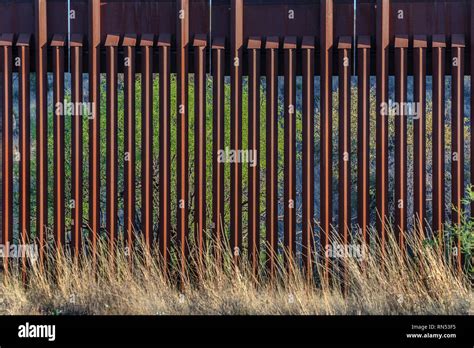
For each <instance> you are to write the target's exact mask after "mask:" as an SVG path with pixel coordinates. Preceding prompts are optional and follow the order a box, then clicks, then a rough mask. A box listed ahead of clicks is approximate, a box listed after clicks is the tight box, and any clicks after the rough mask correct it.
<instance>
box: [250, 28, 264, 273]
mask: <svg viewBox="0 0 474 348" xmlns="http://www.w3.org/2000/svg"><path fill="white" fill-rule="evenodd" d="M261 47H262V40H261V39H260V37H251V38H249V40H248V44H247V50H248V64H249V79H248V81H249V83H248V84H249V87H248V91H249V92H248V149H249V151H250V153H252V154H253V161H254V162H253V163H252V162H249V166H248V176H249V183H248V192H249V193H248V201H249V210H248V256H249V261H250V265H251V267H252V274H253V276H254V277H257V276H258V271H259V269H258V267H259V263H260V262H259V254H260V162H259V152H260V54H261V53H260V49H261Z"/></svg>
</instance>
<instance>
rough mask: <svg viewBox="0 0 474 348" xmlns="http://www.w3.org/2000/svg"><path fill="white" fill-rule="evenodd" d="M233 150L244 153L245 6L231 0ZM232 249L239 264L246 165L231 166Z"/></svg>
mask: <svg viewBox="0 0 474 348" xmlns="http://www.w3.org/2000/svg"><path fill="white" fill-rule="evenodd" d="M230 12H231V21H230V22H231V27H230V33H231V34H230V42H231V52H230V55H231V56H230V59H231V69H230V79H231V82H230V94H231V95H230V148H231V150H234V151H236V152H237V151H239V150H241V149H242V66H243V61H242V49H243V30H244V20H243V17H244V2H243V0H231V10H230ZM230 247H231V250H232V253H233V259H234V261H235V262H238V260H239V258H240V254H241V252H242V164H241V163H238V162H232V163H231V164H230Z"/></svg>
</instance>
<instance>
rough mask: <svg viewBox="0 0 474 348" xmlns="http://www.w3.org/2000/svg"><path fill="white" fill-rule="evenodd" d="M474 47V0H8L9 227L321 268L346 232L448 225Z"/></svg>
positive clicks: (22, 233) (64, 238) (429, 229)
mask: <svg viewBox="0 0 474 348" xmlns="http://www.w3.org/2000/svg"><path fill="white" fill-rule="evenodd" d="M473 49H474V2H471V1H469V0H444V1H441V0H433V1H424V0H377V1H375V0H358V1H356V2H354V1H352V0H212V1H208V0H158V1H130V0H116V1H101V0H89V1H82V0H72V1H70V2H68V1H61V0H48V1H47V0H18V1H1V2H0V61H1V68H0V72H1V90H0V95H1V98H0V99H1V156H0V160H1V168H2V169H1V176H0V182H1V190H0V193H1V213H0V219H1V242H2V244H3V245H8V244H22V243H23V244H25V243H26V242H27V241H34V243H36V245H37V246H38V251H39V262H40V263H41V262H44V258H45V257H46V256H45V252H46V250H47V247H48V245H49V246H51V247H53V248H57V249H61V248H63V247H67V248H68V250H70V251H71V253H72V254H73V255H75V256H78V255H80V254H81V253H82V252H83V245H85V244H86V242H87V245H88V253H87V254H88V255H89V256H90V257H91V258H95V257H96V249H97V246H98V243H99V241H100V240H101V239H102V238H103V239H105V240H106V241H107V243H108V245H109V248H110V250H109V251H110V253H111V254H114V253H116V252H118V251H117V250H118V249H117V243H118V241H119V240H123V241H124V242H125V244H126V245H127V246H129V247H132V246H133V244H134V243H135V241H136V238H137V236H138V235H140V236H142V237H143V239H144V242H145V245H146V247H147V248H149V249H156V250H158V251H159V253H158V255H159V257H160V258H162V260H163V263H164V264H165V265H168V264H169V263H170V262H171V259H172V258H175V259H176V260H177V262H178V264H179V265H180V267H181V268H182V270H185V268H186V260H187V258H188V257H189V254H190V252H191V249H192V250H196V251H197V253H198V255H201V256H202V254H203V253H204V252H205V249H206V245H207V244H208V243H209V241H210V240H214V241H217V242H218V243H223V242H225V243H228V244H229V246H230V250H231V252H232V258H233V259H234V260H235V261H236V262H237V263H238V261H239V259H241V258H242V257H244V255H245V257H247V258H248V260H249V262H250V264H251V265H252V269H253V271H254V272H255V273H258V272H259V270H260V269H261V268H267V269H268V270H269V272H270V273H274V272H275V271H276V263H277V262H278V260H277V259H278V258H279V257H280V256H282V255H284V262H286V263H290V262H296V264H298V265H301V267H303V268H304V269H305V270H306V271H308V272H307V274H311V272H310V270H311V269H312V268H313V267H314V263H315V262H316V258H317V257H318V255H319V256H320V257H321V260H322V264H323V266H325V267H326V269H329V268H330V260H329V257H328V255H327V254H326V253H325V252H324V251H325V250H327V248H328V246H330V244H331V241H332V237H333V235H338V237H339V238H340V239H341V241H342V242H343V243H344V244H345V245H348V244H350V243H351V240H352V239H354V238H355V237H356V236H358V237H360V238H361V240H362V241H364V242H367V243H369V239H370V238H369V235H370V233H369V231H370V229H371V226H374V228H375V229H376V231H377V234H378V240H379V242H378V244H377V248H381V250H384V248H385V244H386V243H387V239H388V237H389V236H388V234H390V233H393V234H395V237H396V238H397V240H398V242H399V243H400V245H401V246H404V245H405V243H406V238H407V233H419V234H420V236H421V237H422V238H423V237H425V236H426V237H427V236H433V235H434V236H438V235H439V239H440V240H443V229H444V226H445V223H446V222H450V223H452V224H454V225H456V224H458V225H459V224H461V223H462V211H465V210H466V209H468V211H469V207H466V206H465V204H464V203H463V198H464V197H465V195H466V191H467V190H466V189H467V187H468V184H469V182H471V183H474V175H473V173H474V170H473V169H474V158H473V156H474V147H473V145H474V137H473V134H474V132H473V131H472V125H473V123H474V119H473V116H472V113H471V111H470V110H471V106H472V104H473V103H474V98H473V97H472V94H470V93H468V92H469V91H471V92H472V90H473V83H474V80H472V79H469V78H468V77H469V76H470V74H471V67H472V66H473V65H474V51H473ZM466 95H467V98H470V103H471V105H470V106H469V105H466V102H467V98H466ZM465 98H466V99H465ZM469 117H470V118H469ZM471 209H472V208H471ZM453 247H454V248H455V249H456V250H459V249H460V241H459V240H456V241H455V243H454V245H453ZM455 259H456V265H457V267H458V268H459V269H460V268H461V262H462V255H461V252H460V251H459V252H457V253H455ZM4 260H5V261H4V267H5V266H6V265H7V264H8V262H9V261H8V257H5V258H4ZM23 265H24V263H23Z"/></svg>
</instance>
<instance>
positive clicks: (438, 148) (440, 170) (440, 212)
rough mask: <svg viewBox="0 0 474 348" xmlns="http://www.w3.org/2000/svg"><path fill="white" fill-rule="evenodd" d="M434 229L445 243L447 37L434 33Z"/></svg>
mask: <svg viewBox="0 0 474 348" xmlns="http://www.w3.org/2000/svg"><path fill="white" fill-rule="evenodd" d="M432 55H433V231H435V232H437V234H438V242H439V245H440V246H441V245H443V230H444V222H445V217H446V216H445V214H446V213H445V196H444V195H445V173H444V171H445V159H444V156H445V153H444V147H445V140H444V133H445V132H444V126H445V124H444V112H445V60H446V57H445V55H446V37H445V36H444V35H433V50H432Z"/></svg>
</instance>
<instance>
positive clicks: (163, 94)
mask: <svg viewBox="0 0 474 348" xmlns="http://www.w3.org/2000/svg"><path fill="white" fill-rule="evenodd" d="M170 46H171V36H170V35H169V34H161V35H160V36H159V38H158V47H159V70H160V71H159V72H160V184H159V188H160V218H159V219H160V230H159V249H160V254H161V257H162V258H163V259H162V261H163V266H164V267H165V270H167V269H168V264H169V262H170V255H169V249H170V238H171V212H170V201H171V197H170V191H171V190H170V177H171V173H170V120H171V118H170V117H171V116H170Z"/></svg>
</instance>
